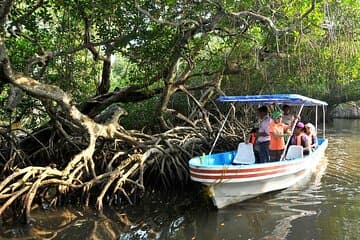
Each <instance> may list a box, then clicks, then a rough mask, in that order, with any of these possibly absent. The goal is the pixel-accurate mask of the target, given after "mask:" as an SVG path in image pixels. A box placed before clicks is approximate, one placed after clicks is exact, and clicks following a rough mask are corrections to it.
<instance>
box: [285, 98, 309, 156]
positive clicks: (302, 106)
mask: <svg viewBox="0 0 360 240" xmlns="http://www.w3.org/2000/svg"><path fill="white" fill-rule="evenodd" d="M303 108H304V104H302V105H301V107H300V110H299V112H298V114H297V115H296V119H295V121H294V124H293V126H292V127H291V133H294V130H295V127H296V124H297V122H298V121H299V119H298V116H300V114H301V112H302V110H303ZM290 140H291V136H290V137H289V138H288V140H287V141H286V144H285V148H284V151H283V153H282V154H281V157H280V162H281V161H282V160H284V158H285V153H286V150H287V148H288V146H289V143H290Z"/></svg>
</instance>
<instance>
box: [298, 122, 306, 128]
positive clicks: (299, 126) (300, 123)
mask: <svg viewBox="0 0 360 240" xmlns="http://www.w3.org/2000/svg"><path fill="white" fill-rule="evenodd" d="M296 127H298V128H304V124H303V123H302V122H297V123H296Z"/></svg>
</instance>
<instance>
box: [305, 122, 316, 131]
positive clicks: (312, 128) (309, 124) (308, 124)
mask: <svg viewBox="0 0 360 240" xmlns="http://www.w3.org/2000/svg"><path fill="white" fill-rule="evenodd" d="M305 127H307V128H310V130H311V131H315V126H314V125H313V124H311V123H307V124H305Z"/></svg>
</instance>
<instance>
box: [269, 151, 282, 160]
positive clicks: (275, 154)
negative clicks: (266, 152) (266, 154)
mask: <svg viewBox="0 0 360 240" xmlns="http://www.w3.org/2000/svg"><path fill="white" fill-rule="evenodd" d="M283 151H284V150H270V161H271V162H276V161H280V159H281V154H282V153H283Z"/></svg>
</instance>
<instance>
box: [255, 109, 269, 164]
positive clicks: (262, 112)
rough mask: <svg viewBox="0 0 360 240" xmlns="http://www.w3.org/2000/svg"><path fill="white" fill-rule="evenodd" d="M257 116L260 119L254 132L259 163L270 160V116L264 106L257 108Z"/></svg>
mask: <svg viewBox="0 0 360 240" xmlns="http://www.w3.org/2000/svg"><path fill="white" fill-rule="evenodd" d="M258 116H259V119H260V124H259V130H258V131H257V133H256V149H257V151H258V157H259V163H265V162H269V161H270V152H269V145H270V132H269V125H270V121H271V119H270V117H269V115H268V109H267V107H266V106H262V107H259V108H258Z"/></svg>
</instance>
